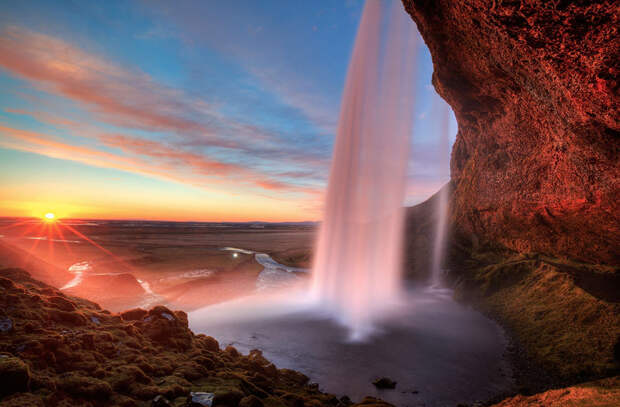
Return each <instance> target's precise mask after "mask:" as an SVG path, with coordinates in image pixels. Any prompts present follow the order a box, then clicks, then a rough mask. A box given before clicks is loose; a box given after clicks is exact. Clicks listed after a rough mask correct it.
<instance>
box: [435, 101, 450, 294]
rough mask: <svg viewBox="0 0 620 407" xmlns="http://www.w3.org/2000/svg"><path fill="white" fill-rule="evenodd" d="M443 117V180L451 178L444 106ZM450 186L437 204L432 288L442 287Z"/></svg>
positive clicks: (443, 189) (448, 138) (447, 115)
mask: <svg viewBox="0 0 620 407" xmlns="http://www.w3.org/2000/svg"><path fill="white" fill-rule="evenodd" d="M440 117H441V126H442V127H441V133H440V136H439V168H440V175H441V176H442V178H443V179H446V178H447V179H449V178H450V162H449V157H450V108H449V107H448V106H447V105H446V104H443V106H442V114H441V115H440ZM450 188H451V186H450V184H449V183H448V184H446V185H444V186H443V187H442V188H441V189H440V190H439V192H437V199H436V203H435V208H434V209H435V219H436V223H435V236H434V240H433V254H432V256H433V257H432V259H431V278H430V284H431V287H441V285H442V273H443V272H442V270H443V267H442V266H443V264H442V260H443V258H444V256H445V246H446V238H447V236H446V234H447V229H448V225H447V223H448V215H449V196H450Z"/></svg>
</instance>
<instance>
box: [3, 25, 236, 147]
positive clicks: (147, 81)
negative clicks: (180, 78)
mask: <svg viewBox="0 0 620 407" xmlns="http://www.w3.org/2000/svg"><path fill="white" fill-rule="evenodd" d="M0 54H1V55H2V58H1V59H0V67H2V68H4V69H6V70H7V71H9V72H11V73H12V74H14V75H17V76H20V77H23V78H25V79H28V80H30V81H33V82H35V83H38V84H40V85H42V86H43V87H44V88H45V90H47V91H50V92H52V93H56V94H59V95H61V96H64V97H66V98H69V99H71V100H74V101H76V102H78V103H80V104H84V105H85V106H86V107H88V108H89V109H91V110H92V111H94V112H96V113H97V114H99V115H102V116H103V117H104V118H105V119H106V120H107V121H109V122H111V123H115V124H118V125H122V126H127V127H133V128H140V129H149V130H157V131H162V130H163V131H172V132H175V133H183V134H187V133H192V134H199V135H200V136H201V137H202V138H207V139H208V140H209V142H210V143H211V144H213V145H220V146H228V147H234V146H235V143H232V142H231V141H230V140H225V139H222V138H220V137H218V136H217V135H216V134H215V130H216V129H214V128H211V127H209V126H207V125H205V124H204V123H201V122H198V121H196V120H193V119H192V118H190V115H191V114H197V115H201V114H202V115H203V116H204V113H205V112H206V111H209V109H211V107H210V106H208V105H207V104H206V103H205V102H204V101H199V100H193V99H191V98H188V97H187V96H186V95H184V94H182V93H181V92H180V91H178V90H176V89H172V88H169V87H166V86H163V85H161V84H159V83H157V82H155V81H154V80H153V79H152V78H151V77H150V76H149V75H147V74H145V73H143V72H138V71H129V70H127V69H124V68H122V67H120V66H117V65H115V64H113V63H110V62H108V61H107V60H105V59H104V58H102V57H100V56H97V55H93V54H91V53H87V52H84V51H82V50H80V49H78V48H76V47H74V46H72V45H71V44H69V43H67V42H65V41H63V40H60V39H58V38H55V37H52V36H48V35H44V34H40V33H35V32H33V31H30V30H27V29H24V28H20V27H9V28H6V29H5V30H4V31H3V32H2V36H1V37H0Z"/></svg>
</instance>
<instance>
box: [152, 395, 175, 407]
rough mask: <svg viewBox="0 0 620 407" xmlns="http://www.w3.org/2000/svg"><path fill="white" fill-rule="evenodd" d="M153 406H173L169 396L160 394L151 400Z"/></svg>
mask: <svg viewBox="0 0 620 407" xmlns="http://www.w3.org/2000/svg"><path fill="white" fill-rule="evenodd" d="M151 407H172V404H170V401H169V400H168V399H167V398H165V397H164V396H162V395H161V394H159V395H157V396H155V398H154V399H153V401H152V402H151Z"/></svg>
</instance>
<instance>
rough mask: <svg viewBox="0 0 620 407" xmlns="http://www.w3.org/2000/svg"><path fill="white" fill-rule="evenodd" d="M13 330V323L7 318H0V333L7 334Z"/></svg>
mask: <svg viewBox="0 0 620 407" xmlns="http://www.w3.org/2000/svg"><path fill="white" fill-rule="evenodd" d="M12 330H13V321H11V318H8V317H0V333H7V332H11V331H12Z"/></svg>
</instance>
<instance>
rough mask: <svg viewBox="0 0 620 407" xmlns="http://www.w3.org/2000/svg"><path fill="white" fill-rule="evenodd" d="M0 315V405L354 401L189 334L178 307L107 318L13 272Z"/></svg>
mask: <svg viewBox="0 0 620 407" xmlns="http://www.w3.org/2000/svg"><path fill="white" fill-rule="evenodd" d="M0 319H1V320H2V321H4V323H3V326H10V329H6V330H3V331H2V332H0V404H1V405H2V406H7V407H8V406H13V407H16V406H23V407H26V406H28V407H31V406H46V407H48V406H52V407H53V406H84V407H88V406H91V407H98V406H127V407H130V406H145V407H146V406H149V407H150V406H158V407H159V406H167V405H171V406H186V405H201V404H200V403H201V402H203V403H205V404H203V405H208V404H206V403H207V402H206V400H210V399H211V402H212V405H213V406H232V407H237V406H240V407H260V406H274V407H275V406H283V407H284V406H300V407H303V406H317V407H318V406H348V405H353V404H352V403H351V402H348V401H347V399H344V398H343V399H342V400H339V399H338V398H336V397H335V396H333V395H330V394H325V393H322V392H320V391H319V390H318V386H316V385H311V384H310V383H309V381H308V378H307V377H306V376H304V375H303V374H301V373H298V372H295V371H292V370H287V369H278V368H277V367H276V366H274V365H273V364H272V363H270V362H269V361H268V360H266V359H265V358H264V357H263V356H262V354H261V352H260V351H258V350H254V351H252V352H250V354H249V355H241V354H240V353H239V352H237V350H236V349H235V348H233V347H227V348H226V349H221V348H220V346H219V344H218V342H217V341H216V340H215V339H213V338H212V337H209V336H206V335H202V334H199V335H195V334H194V333H192V332H191V331H190V330H189V329H188V325H187V315H186V314H185V313H184V312H182V311H171V310H169V309H167V308H165V307H161V306H159V307H155V308H153V309H151V310H148V311H147V310H132V311H128V312H124V313H121V314H112V313H110V312H108V311H105V310H102V309H101V308H100V307H99V306H98V305H97V304H94V303H92V302H89V301H86V300H83V299H79V298H75V297H68V296H65V295H64V294H63V293H61V292H60V291H58V290H56V289H54V288H52V287H50V286H48V285H46V284H44V283H41V282H39V281H37V280H34V279H32V278H31V277H30V276H29V275H28V274H27V273H26V272H25V271H22V270H20V269H4V270H0ZM7 320H10V321H11V323H10V324H8V323H7V322H6V321H7ZM192 392H193V394H191V393H192ZM201 393H202V394H201ZM205 393H211V394H212V398H211V396H210V395H206V394H205ZM357 405H365V406H389V404H386V403H383V402H381V401H380V400H375V399H365V400H363V401H362V402H361V404H357Z"/></svg>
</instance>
